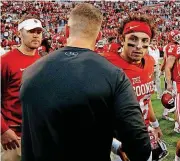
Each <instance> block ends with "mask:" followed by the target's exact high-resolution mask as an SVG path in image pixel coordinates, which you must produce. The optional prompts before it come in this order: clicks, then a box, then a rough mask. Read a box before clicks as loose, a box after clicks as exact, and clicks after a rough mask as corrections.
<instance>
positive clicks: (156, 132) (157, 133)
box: [152, 127, 163, 141]
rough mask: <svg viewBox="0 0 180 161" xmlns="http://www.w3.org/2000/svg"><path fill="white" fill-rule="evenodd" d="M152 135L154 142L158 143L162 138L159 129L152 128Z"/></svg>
mask: <svg viewBox="0 0 180 161" xmlns="http://www.w3.org/2000/svg"><path fill="white" fill-rule="evenodd" d="M152 133H153V134H154V136H155V139H156V141H158V140H159V139H160V138H161V137H162V136H163V134H162V131H161V129H160V127H156V128H153V130H152Z"/></svg>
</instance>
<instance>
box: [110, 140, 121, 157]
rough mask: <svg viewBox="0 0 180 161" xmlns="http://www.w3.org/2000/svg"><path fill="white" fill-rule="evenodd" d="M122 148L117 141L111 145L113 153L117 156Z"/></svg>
mask: <svg viewBox="0 0 180 161" xmlns="http://www.w3.org/2000/svg"><path fill="white" fill-rule="evenodd" d="M121 146H122V143H121V142H120V141H118V140H117V139H115V138H114V139H113V142H112V145H111V151H112V152H113V153H114V154H117V153H118V151H119V148H121Z"/></svg>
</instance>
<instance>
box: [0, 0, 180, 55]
mask: <svg viewBox="0 0 180 161" xmlns="http://www.w3.org/2000/svg"><path fill="white" fill-rule="evenodd" d="M88 2H89V3H92V4H94V5H95V6H97V7H99V8H100V9H101V11H102V13H103V15H104V19H103V23H102V28H101V31H102V39H105V40H108V39H109V38H112V37H114V40H115V41H118V39H117V37H118V32H117V29H118V27H119V25H120V23H121V21H122V19H124V18H125V17H126V16H128V14H129V13H131V12H139V14H144V13H147V14H148V15H151V16H153V18H154V19H155V21H156V25H157V26H158V33H157V35H156V38H157V40H158V45H159V47H163V46H164V45H166V44H167V34H168V32H169V31H171V30H173V29H179V26H180V18H179V17H180V6H179V4H178V3H176V2H174V1H166V2H161V3H160V2H157V1H152V2H147V1H133V2H120V1H118V2H111V1H88ZM77 3H79V2H75V1H73V2H71V1H68V2H60V1H59V2H57V1H54V2H51V1H35V2H33V1H2V2H1V47H2V48H3V49H5V50H6V51H8V50H10V49H12V48H13V47H16V46H17V45H18V44H20V38H19V37H18V32H17V25H18V20H19V19H20V17H22V15H23V14H29V13H31V14H36V15H37V16H38V17H39V18H40V20H41V21H42V24H43V27H44V32H43V38H44V40H45V41H47V42H48V43H49V46H50V49H49V51H53V50H56V49H58V48H61V47H63V46H64V45H65V44H66V37H65V32H64V30H63V29H64V25H65V24H66V23H67V20H68V15H69V13H70V11H71V9H72V8H73V7H74V6H75V5H76V4H77ZM107 42H108V41H105V44H106V43H107ZM105 44H103V45H105Z"/></svg>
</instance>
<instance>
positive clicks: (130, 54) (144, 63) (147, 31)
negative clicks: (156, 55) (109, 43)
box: [105, 15, 162, 141]
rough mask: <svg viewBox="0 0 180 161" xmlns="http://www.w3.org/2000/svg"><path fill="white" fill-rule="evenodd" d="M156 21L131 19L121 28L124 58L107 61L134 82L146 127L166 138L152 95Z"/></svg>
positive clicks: (144, 18)
mask: <svg viewBox="0 0 180 161" xmlns="http://www.w3.org/2000/svg"><path fill="white" fill-rule="evenodd" d="M152 22H153V21H152V20H151V19H150V18H149V17H147V16H145V15H140V16H139V15H130V16H129V17H128V18H126V19H125V20H124V22H123V23H122V24H121V27H120V28H119V34H120V35H121V36H122V38H123V39H122V40H123V42H122V43H123V50H122V53H121V54H113V53H112V54H110V53H107V54H105V57H106V59H108V60H109V61H110V62H111V63H113V64H114V65H116V66H117V67H119V68H122V69H123V70H124V71H125V73H126V74H127V76H128V77H129V78H130V80H131V82H132V85H133V88H134V91H135V92H136V95H137V99H138V101H139V104H140V106H141V110H142V114H143V117H144V120H145V124H146V126H147V128H148V130H149V131H152V133H153V134H154V136H155V139H156V141H158V140H159V138H161V136H162V132H161V129H160V127H159V123H158V120H157V119H156V116H155V114H154V111H153V107H152V102H151V95H152V94H153V92H154V86H153V84H154V83H153V74H154V69H153V68H154V63H155V62H154V59H153V58H152V57H151V56H150V55H148V54H147V51H148V46H149V44H150V41H151V39H152V38H153V37H154V35H155V28H154V26H153V24H152Z"/></svg>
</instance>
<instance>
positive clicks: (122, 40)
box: [119, 35, 125, 45]
mask: <svg viewBox="0 0 180 161" xmlns="http://www.w3.org/2000/svg"><path fill="white" fill-rule="evenodd" d="M124 39H125V38H124V36H123V35H120V36H119V42H120V43H121V45H124V41H125V40H124Z"/></svg>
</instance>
